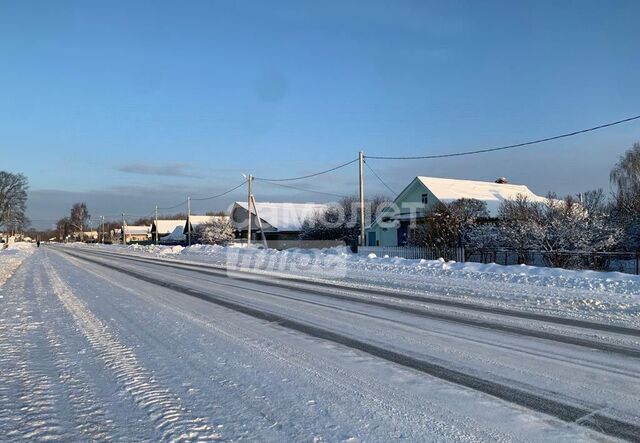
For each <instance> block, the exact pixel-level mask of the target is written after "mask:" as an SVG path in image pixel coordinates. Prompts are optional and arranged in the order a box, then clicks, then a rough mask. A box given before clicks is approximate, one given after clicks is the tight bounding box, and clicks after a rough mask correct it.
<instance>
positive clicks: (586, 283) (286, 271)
mask: <svg viewBox="0 0 640 443" xmlns="http://www.w3.org/2000/svg"><path fill="white" fill-rule="evenodd" d="M77 246H78V247H91V248H108V249H110V250H112V251H115V252H121V253H128V254H137V255H144V256H154V257H158V258H164V259H177V260H182V261H192V262H201V263H207V264H211V265H214V266H220V267H227V266H232V267H238V266H240V268H241V269H242V270H246V271H250V272H257V273H268V274H272V275H286V276H290V277H299V278H303V279H305V280H310V279H313V280H318V281H330V282H333V283H341V284H345V285H349V286H355V287H371V288H392V289H398V290H406V291H412V292H419V293H423V294H425V293H426V294H429V295H435V296H441V297H447V298H455V299H463V300H465V301H471V302H474V303H483V304H489V305H492V306H502V307H505V306H506V307H510V308H516V309H523V310H528V311H536V312H543V313H547V314H553V315H560V316H565V317H573V318H583V319H589V320H593V321H601V322H602V321H604V322H610V323H620V324H625V325H631V326H638V325H640V277H639V276H634V275H629V274H623V273H618V272H607V273H605V272H595V271H571V270H564V269H551V268H541V267H534V266H526V265H519V266H504V265H497V264H480V263H456V262H445V261H444V260H408V259H403V258H389V257H375V256H369V257H364V256H359V255H355V254H352V253H350V252H349V251H348V249H346V248H332V249H327V250H322V251H314V252H310V251H308V250H306V251H305V250H287V251H275V250H263V249H241V248H224V247H220V246H204V245H194V246H191V247H187V248H183V247H181V246H154V245H151V246H138V245H130V246H122V245H92V246H86V245H81V244H78V245H77Z"/></svg>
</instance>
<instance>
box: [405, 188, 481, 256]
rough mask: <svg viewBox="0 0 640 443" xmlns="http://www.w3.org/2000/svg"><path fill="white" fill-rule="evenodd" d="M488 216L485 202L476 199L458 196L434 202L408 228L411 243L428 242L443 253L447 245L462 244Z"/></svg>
mask: <svg viewBox="0 0 640 443" xmlns="http://www.w3.org/2000/svg"><path fill="white" fill-rule="evenodd" d="M488 218H489V211H488V210H487V204H486V203H485V202H483V201H480V200H476V199H468V198H462V199H459V200H456V201H453V202H450V203H438V204H436V205H435V206H434V207H433V208H432V209H431V210H430V211H429V214H427V216H426V217H425V219H424V220H421V221H420V222H419V223H418V224H417V226H416V227H415V228H414V229H413V230H412V232H411V239H410V240H411V244H414V245H417V246H428V247H430V248H432V249H435V250H436V251H437V252H438V253H439V254H441V255H443V256H446V255H447V251H448V250H449V249H451V248H453V247H455V246H462V245H465V244H466V239H467V238H466V237H467V234H469V233H470V232H472V231H474V228H476V227H477V226H478V222H479V221H482V220H487V219H488ZM474 238H476V237H474ZM472 249H473V248H472Z"/></svg>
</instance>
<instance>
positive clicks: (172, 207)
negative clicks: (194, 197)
mask: <svg viewBox="0 0 640 443" xmlns="http://www.w3.org/2000/svg"><path fill="white" fill-rule="evenodd" d="M186 204H187V200H183V201H181V202H180V203H178V204H177V205H174V206H169V207H168V208H160V207H159V208H158V210H160V209H162V210H163V211H166V210H167V209H175V208H177V207H179V206H182V205H186Z"/></svg>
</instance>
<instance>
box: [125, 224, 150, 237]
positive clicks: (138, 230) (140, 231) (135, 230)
mask: <svg viewBox="0 0 640 443" xmlns="http://www.w3.org/2000/svg"><path fill="white" fill-rule="evenodd" d="M150 232H151V226H144V225H143V226H125V227H124V233H125V235H148V234H149V233H150Z"/></svg>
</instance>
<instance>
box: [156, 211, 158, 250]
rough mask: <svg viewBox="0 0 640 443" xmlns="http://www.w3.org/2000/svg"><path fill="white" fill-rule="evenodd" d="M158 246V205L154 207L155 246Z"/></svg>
mask: <svg viewBox="0 0 640 443" xmlns="http://www.w3.org/2000/svg"><path fill="white" fill-rule="evenodd" d="M157 244H158V205H156V245H157Z"/></svg>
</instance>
